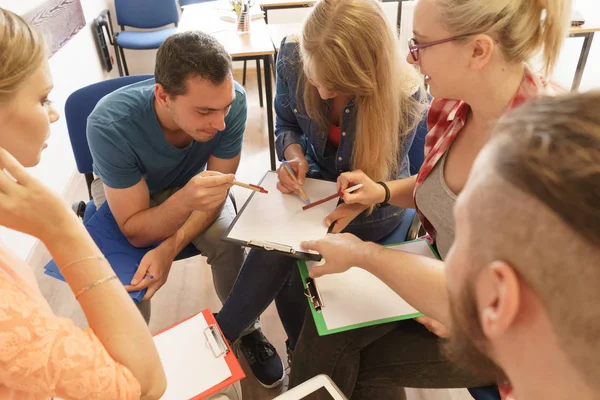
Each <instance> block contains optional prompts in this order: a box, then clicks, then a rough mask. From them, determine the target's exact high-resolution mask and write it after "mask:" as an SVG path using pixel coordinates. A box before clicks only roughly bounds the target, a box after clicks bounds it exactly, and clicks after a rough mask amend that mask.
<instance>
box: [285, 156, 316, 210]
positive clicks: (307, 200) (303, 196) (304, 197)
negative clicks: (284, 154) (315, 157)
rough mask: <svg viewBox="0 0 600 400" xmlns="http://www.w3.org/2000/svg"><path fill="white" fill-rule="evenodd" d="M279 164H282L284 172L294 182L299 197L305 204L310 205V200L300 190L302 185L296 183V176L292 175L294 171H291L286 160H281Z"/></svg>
mask: <svg viewBox="0 0 600 400" xmlns="http://www.w3.org/2000/svg"><path fill="white" fill-rule="evenodd" d="M281 163H282V164H283V167H284V168H285V170H286V171H287V172H288V174H289V175H290V178H292V180H293V181H294V183H295V184H296V185H297V186H298V191H299V192H300V197H302V200H303V201H304V202H305V203H306V204H310V199H309V198H308V196H307V195H306V192H305V191H304V189H303V188H302V185H301V184H300V182H298V179H297V178H296V174H295V173H294V170H293V169H292V167H290V164H289V163H288V162H287V161H286V160H283V161H282V162H281Z"/></svg>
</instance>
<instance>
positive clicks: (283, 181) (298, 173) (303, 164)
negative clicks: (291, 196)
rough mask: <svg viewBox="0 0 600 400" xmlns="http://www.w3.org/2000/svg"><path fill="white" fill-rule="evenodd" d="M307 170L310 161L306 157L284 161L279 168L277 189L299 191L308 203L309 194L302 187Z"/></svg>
mask: <svg viewBox="0 0 600 400" xmlns="http://www.w3.org/2000/svg"><path fill="white" fill-rule="evenodd" d="M307 172H308V162H307V161H306V159H305V158H302V159H300V158H296V159H292V160H289V161H283V162H282V164H281V165H280V167H279V169H278V170H277V177H278V179H279V180H278V182H277V189H279V191H280V192H281V193H298V194H299V195H300V197H302V200H303V201H304V202H305V203H307V204H308V202H309V201H310V200H308V196H306V193H305V192H304V189H303V188H302V185H303V184H304V181H305V180H306V173H307ZM307 200H308V202H307Z"/></svg>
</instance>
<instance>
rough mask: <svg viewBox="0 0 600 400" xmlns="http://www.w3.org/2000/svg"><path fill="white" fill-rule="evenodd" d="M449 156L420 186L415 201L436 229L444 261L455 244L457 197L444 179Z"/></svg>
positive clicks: (439, 249)
mask: <svg viewBox="0 0 600 400" xmlns="http://www.w3.org/2000/svg"><path fill="white" fill-rule="evenodd" d="M447 155H448V152H445V153H444V155H443V156H442V158H440V160H439V161H438V162H437V164H436V165H435V167H433V169H432V170H431V172H430V173H429V175H427V178H425V180H424V181H423V183H421V185H419V188H418V189H417V194H416V199H415V201H416V203H417V205H418V206H419V210H420V211H421V213H422V214H423V215H424V216H425V217H426V218H427V220H428V221H429V222H430V223H431V225H433V228H434V229H435V232H436V238H435V243H436V246H437V249H438V252H439V253H440V257H442V260H443V259H445V258H446V255H447V254H448V251H449V250H450V247H451V246H452V242H454V232H455V229H454V214H453V209H454V204H455V203H456V197H457V196H456V194H454V193H453V192H452V190H450V188H449V187H448V185H447V184H446V180H445V179H444V166H445V165H446V156H447Z"/></svg>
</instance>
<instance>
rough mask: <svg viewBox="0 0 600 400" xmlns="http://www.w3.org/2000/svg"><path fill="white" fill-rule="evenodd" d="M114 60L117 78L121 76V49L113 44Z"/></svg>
mask: <svg viewBox="0 0 600 400" xmlns="http://www.w3.org/2000/svg"><path fill="white" fill-rule="evenodd" d="M114 47H115V58H116V59H117V68H118V69H119V76H123V65H121V48H120V47H119V46H117V45H116V44H115V46H114Z"/></svg>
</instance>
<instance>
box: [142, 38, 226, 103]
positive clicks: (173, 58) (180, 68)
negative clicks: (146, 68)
mask: <svg viewBox="0 0 600 400" xmlns="http://www.w3.org/2000/svg"><path fill="white" fill-rule="evenodd" d="M231 71H232V66H231V56H230V55H229V53H227V51H226V50H225V48H224V47H223V45H221V44H220V43H219V42H218V41H217V40H216V39H215V38H214V37H212V36H210V35H208V34H206V33H203V32H200V31H191V32H182V33H176V34H174V35H171V36H169V37H168V38H167V39H166V40H165V41H164V43H163V44H162V45H161V46H160V48H159V49H158V54H157V55H156V66H155V69H154V78H155V80H156V83H160V84H161V85H162V86H163V88H164V89H165V91H166V92H167V93H168V94H169V95H171V96H180V95H183V94H185V93H186V92H187V86H186V82H187V80H188V78H193V77H199V78H201V79H208V80H209V81H210V82H211V83H213V84H215V85H218V84H221V83H223V82H224V81H225V79H226V78H227V77H228V76H230V75H231Z"/></svg>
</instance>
